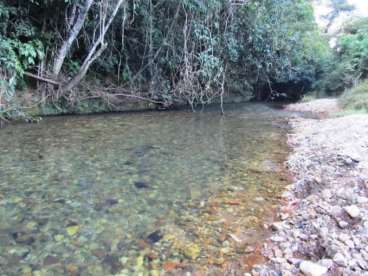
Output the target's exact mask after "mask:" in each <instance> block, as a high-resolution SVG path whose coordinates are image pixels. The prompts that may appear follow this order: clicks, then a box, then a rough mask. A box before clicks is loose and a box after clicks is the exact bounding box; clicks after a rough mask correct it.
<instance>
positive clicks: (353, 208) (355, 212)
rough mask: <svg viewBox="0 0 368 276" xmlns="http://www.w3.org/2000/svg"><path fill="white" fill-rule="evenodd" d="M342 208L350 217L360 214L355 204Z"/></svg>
mask: <svg viewBox="0 0 368 276" xmlns="http://www.w3.org/2000/svg"><path fill="white" fill-rule="evenodd" d="M344 210H345V212H346V213H348V215H349V216H350V217H351V218H358V217H359V216H360V209H359V208H358V207H357V206H356V205H350V206H345V207H344Z"/></svg>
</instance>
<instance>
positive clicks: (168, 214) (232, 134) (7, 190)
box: [0, 104, 291, 276]
mask: <svg viewBox="0 0 368 276" xmlns="http://www.w3.org/2000/svg"><path fill="white" fill-rule="evenodd" d="M288 116H291V114H287V113H286V112H285V111H282V110H278V109H273V108H271V107H268V106H266V105H260V104H245V105H244V104H242V105H229V106H226V107H225V115H224V116H221V114H220V112H219V110H218V108H217V107H212V108H208V109H206V110H204V111H203V112H197V113H192V112H191V111H187V110H182V111H172V112H143V113H125V114H113V115H99V116H82V117H77V116H64V117H52V118H47V119H44V120H43V121H41V123H39V124H28V125H27V124H18V125H12V126H9V127H7V128H5V129H2V130H0V275H27V276H28V275H29V276H31V275H36V276H42V275H115V274H118V275H162V274H165V273H166V274H172V275H180V274H185V273H187V272H195V273H197V275H206V274H211V275H217V274H216V273H218V275H222V273H230V271H247V270H249V268H250V266H251V264H252V263H253V262H256V261H257V260H258V259H257V258H258V257H257V254H256V252H257V251H259V248H258V246H257V244H258V242H260V241H261V240H262V238H263V237H264V235H266V234H267V233H266V232H265V231H263V230H262V229H263V224H264V222H265V221H266V220H267V219H270V218H272V213H273V210H274V208H275V206H276V205H277V204H278V200H279V198H278V196H279V195H280V193H281V191H282V189H283V187H284V186H285V184H287V183H288V179H287V176H286V175H285V172H284V171H283V162H284V161H285V158H286V156H287V152H288V147H287V145H286V132H287V128H286V119H287V117H288ZM200 273H202V274H200Z"/></svg>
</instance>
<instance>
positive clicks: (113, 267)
mask: <svg viewBox="0 0 368 276" xmlns="http://www.w3.org/2000/svg"><path fill="white" fill-rule="evenodd" d="M103 264H104V265H105V266H107V267H108V269H109V270H110V272H111V273H118V272H119V271H120V270H122V269H123V265H122V263H121V262H120V260H119V258H118V257H117V256H114V255H107V256H106V257H105V258H104V260H103Z"/></svg>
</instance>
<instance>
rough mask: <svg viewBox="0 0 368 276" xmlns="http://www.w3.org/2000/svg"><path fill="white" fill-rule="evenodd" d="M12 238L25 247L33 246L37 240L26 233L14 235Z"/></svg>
mask: <svg viewBox="0 0 368 276" xmlns="http://www.w3.org/2000/svg"><path fill="white" fill-rule="evenodd" d="M12 237H13V238H14V240H15V241H16V242H17V243H19V244H24V245H31V244H33V243H34V242H35V241H36V239H35V238H34V237H33V236H32V235H31V234H28V233H24V232H15V233H12Z"/></svg>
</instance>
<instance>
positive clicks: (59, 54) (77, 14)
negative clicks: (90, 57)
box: [52, 0, 94, 79]
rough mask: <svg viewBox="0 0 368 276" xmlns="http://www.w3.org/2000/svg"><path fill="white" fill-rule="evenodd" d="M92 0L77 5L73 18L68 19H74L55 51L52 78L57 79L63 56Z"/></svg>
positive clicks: (76, 33) (79, 27) (75, 36)
mask: <svg viewBox="0 0 368 276" xmlns="http://www.w3.org/2000/svg"><path fill="white" fill-rule="evenodd" d="M93 2H94V0H85V2H84V4H83V6H81V7H78V10H77V12H74V13H73V16H72V17H73V18H72V19H71V20H70V21H75V22H74V24H73V25H72V27H71V28H70V30H69V33H68V36H67V38H66V40H65V41H64V42H63V44H62V45H61V47H60V48H59V50H58V51H57V54H56V57H55V59H54V62H53V66H52V75H53V78H55V79H58V77H59V74H60V71H61V67H62V66H63V64H64V61H65V58H66V56H67V55H68V53H69V51H70V48H71V47H72V44H73V42H74V41H75V39H76V38H77V37H78V35H79V32H80V30H81V29H82V27H83V25H84V22H85V21H86V17H87V14H88V11H89V10H90V8H91V6H92V4H93Z"/></svg>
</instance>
